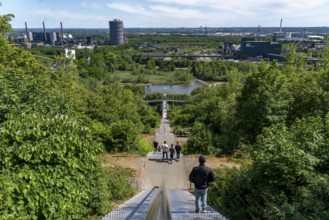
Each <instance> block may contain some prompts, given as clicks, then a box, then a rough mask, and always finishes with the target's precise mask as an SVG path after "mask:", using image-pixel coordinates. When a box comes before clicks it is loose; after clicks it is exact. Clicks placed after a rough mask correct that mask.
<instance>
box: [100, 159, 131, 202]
mask: <svg viewBox="0 0 329 220" xmlns="http://www.w3.org/2000/svg"><path fill="white" fill-rule="evenodd" d="M106 173H107V179H108V185H107V187H108V190H109V192H110V194H111V195H112V199H114V200H123V199H126V198H129V197H131V196H133V194H134V189H133V187H132V186H131V184H130V177H131V176H132V173H131V171H130V170H129V169H127V168H124V167H120V166H114V167H112V168H111V169H109V170H108V171H107V172H106Z"/></svg>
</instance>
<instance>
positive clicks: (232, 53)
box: [8, 19, 329, 62]
mask: <svg viewBox="0 0 329 220" xmlns="http://www.w3.org/2000/svg"><path fill="white" fill-rule="evenodd" d="M59 26H60V27H59V28H57V29H54V28H49V29H48V28H46V24H45V22H42V28H28V24H27V23H26V22H25V29H14V30H13V32H11V33H9V34H8V35H9V41H10V43H12V44H15V45H17V46H23V47H26V48H28V49H30V48H32V47H65V48H66V49H65V50H63V53H65V55H66V57H72V58H73V59H74V58H75V50H78V49H94V47H99V46H105V45H110V46H118V45H122V44H126V43H128V42H129V39H130V37H131V36H133V37H135V38H136V36H145V35H160V36H187V35H189V36H190V35H193V36H209V37H230V36H232V37H238V38H239V39H240V41H239V42H238V43H237V42H230V41H225V42H222V43H221V44H218V50H217V51H211V52H209V51H199V52H196V53H193V54H189V53H184V52H183V51H180V49H179V48H176V49H175V51H174V53H173V51H169V52H164V51H163V50H162V49H161V48H158V47H157V46H156V45H155V46H153V47H154V48H153V50H151V52H147V53H143V55H145V56H152V57H154V58H158V59H159V58H163V59H168V58H171V57H185V58H198V59H200V60H212V59H224V58H225V59H232V60H240V59H244V60H250V61H258V60H259V59H269V60H272V59H276V60H278V61H280V62H281V61H283V59H284V58H283V57H284V55H285V53H286V51H285V49H284V47H283V45H284V44H289V43H295V44H297V46H298V47H299V48H300V49H303V50H318V51H322V50H323V49H324V47H325V46H326V44H327V42H326V40H325V39H326V37H327V36H328V35H329V27H307V28H306V27H305V28H304V27H282V20H281V23H280V26H279V27H261V26H258V27H221V28H214V27H206V26H205V27H197V28H184V27H181V28H124V25H123V21H121V20H119V19H114V20H113V21H109V28H108V29H92V28H91V29H80V28H79V29H74V28H67V29H65V28H64V27H63V24H62V22H60V25H59ZM209 40H211V39H209ZM134 46H135V47H136V46H137V47H138V48H139V49H143V48H148V49H150V45H148V43H147V42H145V43H144V44H142V45H134ZM314 59H315V58H314ZM315 60H316V59H315Z"/></svg>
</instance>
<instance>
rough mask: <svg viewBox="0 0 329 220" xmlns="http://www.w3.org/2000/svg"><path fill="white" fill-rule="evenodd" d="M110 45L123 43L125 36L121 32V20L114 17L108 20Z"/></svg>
mask: <svg viewBox="0 0 329 220" xmlns="http://www.w3.org/2000/svg"><path fill="white" fill-rule="evenodd" d="M109 23H110V45H112V46H116V45H120V44H124V43H125V36H124V32H123V21H120V20H119V19H114V20H113V21H110V22H109Z"/></svg>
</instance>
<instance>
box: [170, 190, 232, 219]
mask: <svg viewBox="0 0 329 220" xmlns="http://www.w3.org/2000/svg"><path fill="white" fill-rule="evenodd" d="M167 195H168V204H169V211H170V215H171V219H172V220H183V219H184V220H189V219H191V220H192V219H193V220H197V219H200V220H214V219H216V220H228V219H227V218H225V217H224V216H223V215H221V214H220V213H218V212H217V211H215V210H214V209H213V208H211V207H209V206H208V207H207V208H206V213H195V197H194V195H192V194H191V193H189V192H187V191H184V190H167Z"/></svg>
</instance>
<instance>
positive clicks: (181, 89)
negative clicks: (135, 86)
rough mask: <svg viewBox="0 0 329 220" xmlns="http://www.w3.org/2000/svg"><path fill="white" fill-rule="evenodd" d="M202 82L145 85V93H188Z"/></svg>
mask: <svg viewBox="0 0 329 220" xmlns="http://www.w3.org/2000/svg"><path fill="white" fill-rule="evenodd" d="M200 86H204V84H202V83H200V82H198V81H194V82H192V83H190V84H177V85H151V84H149V85H145V87H144V91H145V94H152V93H156V92H160V93H162V94H187V95H190V94H191V92H192V91H193V90H194V89H195V88H197V87H200Z"/></svg>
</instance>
